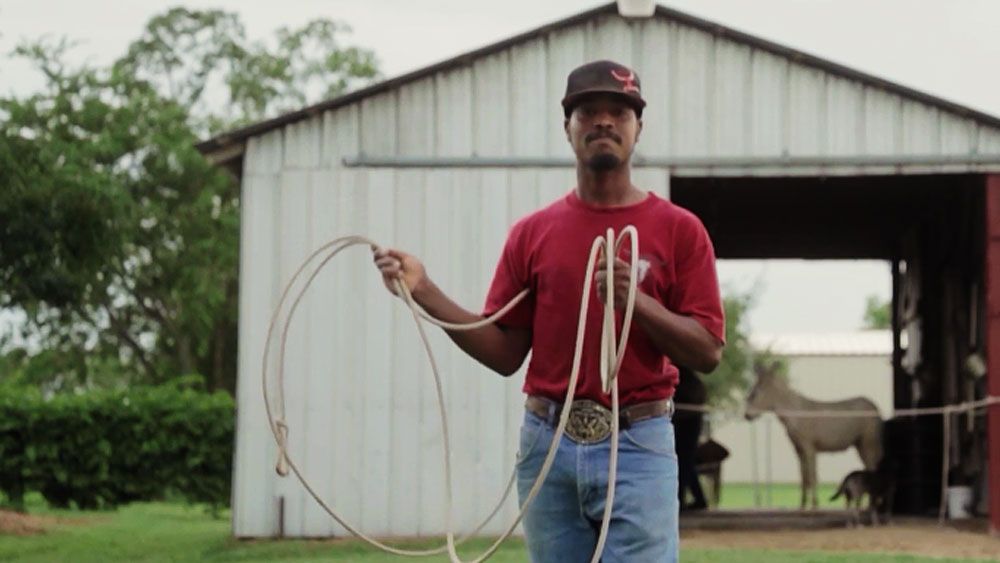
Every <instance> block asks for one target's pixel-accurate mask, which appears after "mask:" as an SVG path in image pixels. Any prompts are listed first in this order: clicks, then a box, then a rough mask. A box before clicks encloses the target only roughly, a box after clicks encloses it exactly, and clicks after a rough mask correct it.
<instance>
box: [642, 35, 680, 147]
mask: <svg viewBox="0 0 1000 563" xmlns="http://www.w3.org/2000/svg"><path fill="white" fill-rule="evenodd" d="M640 29H641V33H642V38H641V41H640V46H639V51H638V52H637V53H636V58H637V59H638V60H639V61H640V63H639V65H641V66H639V67H638V69H637V70H638V71H639V76H640V77H641V78H642V96H643V98H645V100H646V109H645V110H643V114H642V121H643V128H642V137H641V138H640V140H639V145H638V147H637V148H636V151H637V152H638V154H641V155H649V156H667V155H669V154H670V152H671V146H672V145H671V144H670V141H671V139H670V129H671V127H672V125H673V121H672V120H671V114H670V108H671V106H672V103H673V102H672V87H673V84H672V82H671V81H670V75H671V68H670V61H671V60H672V58H671V54H670V49H671V45H672V43H671V42H670V40H669V34H670V29H671V26H670V24H668V23H667V22H665V21H663V20H659V19H648V20H644V21H643V22H642V25H641V28H640Z"/></svg>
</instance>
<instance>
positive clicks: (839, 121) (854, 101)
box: [826, 76, 866, 155]
mask: <svg viewBox="0 0 1000 563" xmlns="http://www.w3.org/2000/svg"><path fill="white" fill-rule="evenodd" d="M826 99H827V101H826V150H827V154H830V155H853V154H861V153H863V152H864V140H865V131H866V129H865V122H864V118H865V93H864V86H862V85H861V84H858V83H857V82H854V81H851V80H847V79H843V78H837V77H833V76H828V77H827V84H826Z"/></svg>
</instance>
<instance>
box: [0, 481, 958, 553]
mask: <svg viewBox="0 0 1000 563" xmlns="http://www.w3.org/2000/svg"><path fill="white" fill-rule="evenodd" d="M733 487H734V486H730V487H727V488H726V490H725V491H724V493H723V494H724V499H727V501H728V502H729V503H733V504H740V503H745V502H746V501H747V500H749V501H750V503H751V505H752V501H753V496H752V492H751V490H750V488H749V487H739V486H735V488H733ZM782 491H783V492H782V493H781V494H782V495H784V496H783V497H782V498H785V497H788V496H789V495H790V493H791V496H793V497H794V500H795V502H796V503H797V502H798V501H797V498H798V497H797V492H795V490H794V488H792V487H786V488H783V489H782ZM773 494H776V492H775V493H773ZM774 498H777V497H774ZM31 506H32V510H31V513H32V514H33V515H37V516H40V517H41V518H43V519H56V520H57V522H56V523H54V524H52V526H51V528H50V529H49V531H48V532H46V533H44V534H37V535H26V536H16V535H2V534H0V561H18V562H63V561H65V562H73V563H107V562H116V561H129V562H132V561H135V562H168V561H170V562H180V561H184V562H191V561H208V562H237V561H239V562H281V561H289V562H299V563H301V562H313V561H315V562H319V561H345V562H357V563H375V562H389V561H404V560H408V559H409V558H398V557H394V556H391V555H385V554H382V553H380V552H377V551H375V550H372V549H369V548H367V547H365V546H363V545H362V544H360V543H358V542H355V541H344V540H335V541H301V540H285V541H239V540H233V539H232V538H230V537H229V529H230V523H229V519H228V518H229V515H228V513H223V514H221V515H219V517H217V518H214V517H212V516H211V515H209V514H207V513H206V512H205V511H204V510H203V509H200V508H197V507H188V506H184V505H178V504H169V503H144V504H134V505H130V506H127V507H123V508H121V509H119V510H117V511H113V512H82V513H81V512H76V511H54V510H48V509H45V508H42V507H41V506H40V505H38V503H37V501H36V502H33V503H32V504H31ZM437 543H438V542H416V543H414V542H410V543H408V544H405V545H407V546H409V547H427V546H431V545H437ZM488 543H489V542H488V541H486V540H480V541H475V542H472V545H471V546H470V549H468V550H460V551H461V552H462V553H464V554H465V555H466V557H470V556H473V555H475V554H478V553H479V552H480V551H481V550H483V549H484V548H485V546H486V545H488ZM422 560H423V561H447V558H446V557H433V558H424V559H422ZM525 560H526V557H525V554H524V550H523V546H522V544H521V542H520V541H518V540H511V541H509V542H507V543H506V544H504V546H503V547H502V549H501V550H500V552H499V553H498V554H497V555H496V556H495V557H494V558H492V559H491V561H494V562H496V563H513V562H522V561H525ZM683 561H684V562H685V563H687V562H693V563H709V562H712V563H722V562H727V563H728V562H733V561H738V562H746V563H758V562H765V561H767V562H769V563H791V562H816V563H841V562H845V563H846V562H858V563H869V562H870V563H875V562H889V563H892V562H900V563H902V562H911V563H925V562H926V563H930V562H932V561H933V562H938V563H940V562H942V561H954V562H957V561H971V560H961V559H931V558H921V557H912V556H887V555H881V554H871V555H864V554H857V553H852V554H836V553H829V552H827V553H809V552H781V551H772V550H768V549H760V550H748V549H741V550H726V549H688V550H685V551H684V552H683Z"/></svg>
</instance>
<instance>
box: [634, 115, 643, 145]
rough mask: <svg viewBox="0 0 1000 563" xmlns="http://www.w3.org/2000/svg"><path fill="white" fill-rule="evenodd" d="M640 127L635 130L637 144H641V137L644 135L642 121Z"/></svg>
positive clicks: (639, 122) (639, 121)
mask: <svg viewBox="0 0 1000 563" xmlns="http://www.w3.org/2000/svg"><path fill="white" fill-rule="evenodd" d="M638 125H639V126H638V127H637V128H636V130H635V142H637V143H638V142H639V135H641V134H642V120H641V119H640V120H638Z"/></svg>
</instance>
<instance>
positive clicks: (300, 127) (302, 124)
mask: <svg viewBox="0 0 1000 563" xmlns="http://www.w3.org/2000/svg"><path fill="white" fill-rule="evenodd" d="M322 150H323V122H322V121H321V120H319V119H305V120H303V121H299V122H298V123H291V124H289V125H287V126H286V127H285V167H286V168H315V167H316V166H319V163H320V153H321V151H322Z"/></svg>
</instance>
